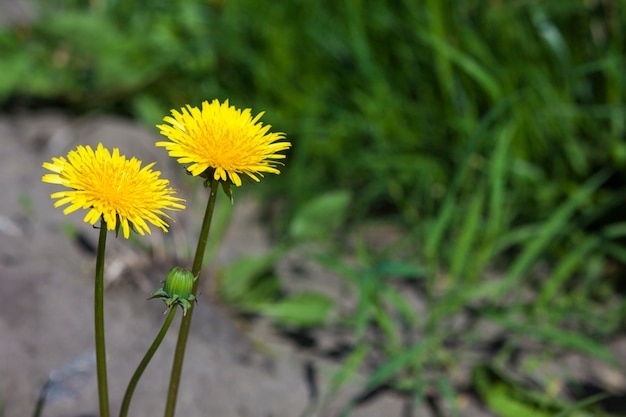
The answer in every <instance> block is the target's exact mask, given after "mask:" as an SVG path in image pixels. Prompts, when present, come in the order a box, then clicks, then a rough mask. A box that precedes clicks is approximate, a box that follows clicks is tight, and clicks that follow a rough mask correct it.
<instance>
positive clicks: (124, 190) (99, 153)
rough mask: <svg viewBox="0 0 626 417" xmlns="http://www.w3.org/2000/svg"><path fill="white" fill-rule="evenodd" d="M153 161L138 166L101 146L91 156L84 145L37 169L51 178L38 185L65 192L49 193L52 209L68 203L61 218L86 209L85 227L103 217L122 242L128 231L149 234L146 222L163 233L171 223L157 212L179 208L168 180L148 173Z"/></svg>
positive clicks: (118, 153) (131, 160) (180, 199)
mask: <svg viewBox="0 0 626 417" xmlns="http://www.w3.org/2000/svg"><path fill="white" fill-rule="evenodd" d="M152 166H154V162H153V163H151V164H148V165H146V166H144V167H143V168H142V167H141V161H140V160H138V159H136V158H134V157H133V158H131V159H126V157H125V156H124V155H120V152H119V149H117V148H113V152H112V153H111V152H109V150H108V149H106V148H105V147H104V146H103V145H102V144H101V143H99V144H98V146H97V148H96V150H95V152H94V150H93V149H92V148H91V147H90V146H78V147H77V148H76V150H72V151H70V152H69V153H68V154H67V159H66V158H64V157H60V158H52V162H44V163H43V167H44V168H45V169H47V170H49V171H52V172H53V174H45V175H44V176H43V177H42V179H41V180H42V181H43V182H47V183H51V184H59V185H62V186H64V187H67V188H70V190H69V191H59V192H56V193H54V194H51V196H50V197H51V198H53V199H58V200H57V201H56V202H55V203H54V207H59V206H63V205H66V204H69V206H68V207H66V208H65V209H64V210H63V213H64V214H69V213H72V212H74V211H76V210H78V209H89V211H88V212H87V214H86V215H85V218H84V221H85V222H86V223H90V224H92V225H93V224H95V223H96V222H97V221H98V220H99V219H100V218H102V219H104V222H105V223H106V225H107V229H108V230H116V231H117V230H119V227H120V226H121V227H122V230H123V233H124V237H125V238H127V239H128V237H129V236H130V229H131V227H133V228H134V229H135V230H136V231H137V232H138V233H139V234H141V235H144V234H145V232H148V234H150V228H149V227H148V223H152V224H153V225H154V226H157V227H159V228H161V229H162V230H163V231H165V232H167V227H168V224H167V223H166V222H165V221H164V220H163V218H166V219H171V217H170V216H168V215H167V214H165V213H164V212H163V210H170V211H179V210H182V209H184V208H185V206H184V205H183V204H181V203H183V202H184V200H183V199H182V198H178V197H174V194H175V190H173V189H172V188H170V187H169V181H168V180H166V179H160V178H159V175H161V173H160V172H159V171H152V170H151V168H152Z"/></svg>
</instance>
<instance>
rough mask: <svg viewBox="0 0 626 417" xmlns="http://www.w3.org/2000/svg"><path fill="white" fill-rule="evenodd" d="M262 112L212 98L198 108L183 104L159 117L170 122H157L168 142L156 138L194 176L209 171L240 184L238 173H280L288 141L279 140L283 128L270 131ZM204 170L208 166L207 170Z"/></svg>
mask: <svg viewBox="0 0 626 417" xmlns="http://www.w3.org/2000/svg"><path fill="white" fill-rule="evenodd" d="M261 116H263V112H261V113H259V114H258V115H257V116H255V117H252V114H251V112H250V109H245V110H240V109H237V108H236V107H234V106H230V105H229V104H228V100H226V101H224V103H220V102H219V100H217V99H215V100H213V101H212V102H211V103H209V102H208V101H204V102H203V103H202V109H199V108H198V107H191V106H190V105H187V107H184V108H182V109H181V111H180V112H179V111H176V110H172V116H166V117H165V118H163V120H164V121H165V122H166V123H169V124H162V125H157V127H158V128H159V130H160V131H161V134H163V135H164V136H166V137H167V138H169V139H170V141H164V142H157V143H156V145H157V146H162V147H164V148H165V149H167V151H168V152H169V155H170V156H171V157H173V158H177V160H178V162H179V163H180V164H184V165H187V164H189V166H188V167H187V170H188V171H189V172H190V173H191V174H192V175H194V176H198V175H202V174H204V176H206V175H207V174H210V173H212V174H213V178H214V179H215V180H221V181H227V180H229V181H230V182H232V183H233V184H235V185H236V186H240V185H241V177H240V175H247V176H248V177H250V178H252V179H253V180H255V181H257V182H258V181H259V177H263V173H272V174H280V171H279V170H278V169H277V168H276V165H282V164H281V163H280V162H279V161H277V160H280V159H283V158H285V155H282V154H280V153H279V152H281V151H284V150H286V149H289V148H290V147H291V143H289V142H287V141H281V139H284V137H285V135H284V133H271V132H269V130H270V128H271V126H270V125H265V126H264V125H263V123H261V122H260V121H259V119H260V118H261ZM207 170H208V171H207Z"/></svg>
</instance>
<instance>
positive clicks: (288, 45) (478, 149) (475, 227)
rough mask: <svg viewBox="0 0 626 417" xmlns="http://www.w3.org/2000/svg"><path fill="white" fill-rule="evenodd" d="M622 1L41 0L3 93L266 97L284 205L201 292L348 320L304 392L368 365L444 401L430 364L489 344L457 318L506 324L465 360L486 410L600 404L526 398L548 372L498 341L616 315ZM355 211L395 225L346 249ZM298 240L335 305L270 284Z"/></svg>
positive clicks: (375, 379) (587, 346)
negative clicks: (477, 356) (264, 235)
mask: <svg viewBox="0 0 626 417" xmlns="http://www.w3.org/2000/svg"><path fill="white" fill-rule="evenodd" d="M618 3H619V2H617V3H611V2H597V4H595V3H594V4H593V5H592V4H591V3H590V2H587V1H583V0H572V1H568V2H563V1H561V0H547V1H543V2H521V1H520V2H489V4H487V3H485V2H484V1H478V0H469V1H463V2H454V1H451V0H447V1H435V0H429V1H425V2H413V1H408V0H404V1H402V0H401V1H397V2H393V3H389V2H378V1H373V0H370V1H367V0H360V1H356V0H355V1H348V2H343V3H342V2H330V1H326V2H317V1H312V0H307V1H304V2H302V1H299V2H294V1H286V2H278V3H263V2H255V1H251V0H240V1H200V0H184V1H179V2H167V1H140V2H122V1H113V0H109V1H100V2H84V1H71V2H63V3H61V2H59V4H50V7H49V10H44V11H43V14H42V17H41V19H39V20H37V21H35V22H32V23H31V24H23V25H20V26H18V27H12V28H11V27H9V28H5V29H4V30H3V31H1V32H0V55H1V56H2V57H3V71H2V74H1V75H0V101H2V102H3V103H4V109H5V110H13V109H15V108H16V107H20V106H23V107H37V106H41V105H57V106H63V107H65V108H68V109H70V110H71V111H74V112H85V111H100V112H116V113H120V114H124V115H128V116H131V117H134V118H136V119H138V120H140V121H142V122H145V123H147V124H148V125H154V124H156V123H157V122H159V121H160V119H161V118H162V117H163V116H164V115H165V114H167V113H168V112H169V109H171V108H177V107H181V106H183V105H185V104H187V103H190V104H192V105H199V104H200V102H201V101H202V100H206V99H212V98H214V97H217V98H220V99H225V98H230V100H231V102H232V103H233V104H235V105H237V106H239V107H252V108H253V109H254V111H267V114H266V116H265V117H264V120H266V121H267V122H268V123H271V124H272V125H273V127H274V129H276V130H279V131H284V132H286V133H287V137H288V138H289V139H290V140H291V142H292V143H293V145H294V146H293V148H292V149H291V150H290V154H289V155H288V159H287V160H286V166H285V168H284V170H283V173H282V174H281V175H280V176H278V177H272V178H271V179H270V178H268V181H264V183H263V187H257V189H258V190H260V192H262V193H263V194H264V195H263V197H264V198H266V199H267V201H271V200H277V201H279V202H280V206H281V207H284V209H285V210H284V211H282V212H281V215H280V217H279V218H278V221H275V222H274V223H273V224H272V228H273V229H272V230H274V231H277V235H278V236H283V237H282V238H279V239H278V240H279V241H278V242H277V243H278V245H277V249H276V250H275V251H273V252H271V253H270V254H268V255H267V256H266V257H261V258H258V259H245V260H242V261H241V262H240V263H239V264H238V265H233V267H232V268H231V269H225V270H224V271H223V273H222V280H221V285H222V286H221V290H220V291H221V293H220V294H221V296H222V297H223V298H224V300H227V301H228V302H230V303H232V304H233V305H234V306H236V307H237V308H240V309H242V310H244V311H247V312H255V313H258V314H266V315H268V316H270V317H272V319H274V320H275V321H276V323H277V324H278V325H282V326H295V327H298V326H303V327H307V326H329V327H330V326H336V327H341V328H348V329H350V330H351V331H352V332H353V343H354V346H353V351H352V353H351V354H350V355H349V356H348V357H347V358H346V360H345V362H344V363H345V365H344V366H343V367H340V368H339V369H338V370H337V371H336V374H335V375H334V376H333V377H332V378H331V379H330V383H329V386H328V387H326V397H324V399H323V401H328V400H329V399H330V398H332V397H334V395H336V394H337V393H338V391H339V390H340V389H341V388H342V387H343V386H344V385H345V384H346V383H350V382H351V381H352V383H359V384H361V388H362V390H363V392H367V391H370V390H372V389H375V388H376V387H380V386H381V385H383V384H386V385H389V386H391V387H392V388H393V389H395V390H398V391H401V392H402V393H404V394H405V395H410V396H412V397H413V398H414V402H415V404H416V407H418V406H419V404H422V402H423V397H424V395H425V394H424V393H425V392H436V393H438V398H439V399H440V400H441V401H442V402H444V403H446V404H448V406H449V409H450V413H451V414H450V415H461V414H462V411H460V410H459V409H457V408H455V406H454V404H456V402H457V399H458V397H459V395H460V394H459V392H458V391H459V390H463V389H465V388H467V387H459V386H455V385H454V384H453V383H452V381H450V379H449V378H447V375H449V373H450V372H452V371H454V370H455V369H458V368H459V367H461V366H468V365H467V363H466V362H465V357H464V356H463V352H467V351H472V350H476V349H478V350H480V349H481V346H483V345H484V344H485V343H487V342H489V341H490V340H488V339H486V336H484V335H482V334H481V333H480V332H479V331H478V330H477V328H475V327H473V325H476V326H478V325H479V324H480V323H484V322H489V323H491V324H492V325H494V326H496V327H497V328H498V329H500V330H501V331H502V332H503V334H506V335H507V337H508V338H509V339H508V340H510V342H509V343H508V344H505V345H504V346H501V348H500V349H499V351H498V352H496V354H495V356H494V358H493V360H488V359H489V358H482V359H481V360H477V361H475V362H473V363H471V364H470V366H472V367H473V368H474V369H475V371H474V378H473V380H472V384H473V388H476V391H477V392H478V393H479V394H480V395H481V398H482V399H483V402H484V403H485V404H486V405H487V406H488V407H490V408H492V409H493V410H494V411H497V412H498V413H499V415H504V416H506V415H509V414H513V415H515V413H518V415H519V413H520V412H522V411H520V410H524V411H523V413H525V412H531V411H529V410H532V412H533V413H536V415H586V414H585V413H588V412H591V413H596V414H594V415H601V414H598V413H600V412H601V411H599V409H598V408H593V407H595V405H594V404H595V403H594V401H584V399H580V401H574V402H570V403H568V400H567V399H565V398H551V400H550V401H548V402H546V401H544V400H545V399H542V400H538V397H537V395H538V394H539V393H543V394H545V392H543V391H542V390H543V389H544V388H545V387H542V386H537V385H535V386H529V385H526V384H519V383H518V382H517V381H513V380H512V379H510V378H508V376H507V375H505V374H506V372H507V370H506V368H505V369H504V370H502V369H500V368H498V366H499V364H498V363H496V359H495V358H506V357H508V356H509V354H510V350H511V349H514V348H515V346H516V344H520V345H523V343H526V342H528V340H532V341H533V343H536V344H537V345H538V346H539V348H538V349H539V351H538V352H534V354H535V355H536V357H540V356H541V357H544V356H545V357H548V358H550V357H553V358H556V357H558V355H560V354H561V353H562V352H580V353H582V354H584V355H587V356H589V357H595V358H598V359H601V360H603V361H605V362H608V363H614V358H612V356H611V354H610V352H608V351H607V349H606V348H605V347H604V345H605V342H606V341H608V340H610V338H611V337H613V336H614V335H615V334H616V333H617V332H619V331H622V330H623V328H624V325H623V319H622V317H623V313H624V310H625V306H624V302H623V301H622V298H623V297H622V295H621V293H620V291H623V290H620V288H621V287H622V285H621V283H620V280H621V278H620V276H621V275H623V271H624V264H625V263H626V248H625V247H624V236H625V234H626V227H625V226H624V224H625V219H624V214H623V213H624V210H623V207H624V203H626V193H625V191H624V190H625V187H624V185H625V184H624V183H625V181H624V178H625V176H624V172H626V142H625V141H624V140H623V138H624V135H625V133H626V131H625V129H626V125H625V118H624V114H626V113H625V111H624V110H625V107H624V95H625V93H626V88H625V87H626V78H625V76H624V74H626V73H625V72H624V67H625V66H624V58H623V50H624V33H623V29H622V28H623V27H624V26H625V24H626V16H625V15H624V11H623V10H622V9H621V8H619V7H617V4H618ZM25 73H28V74H29V77H23V74H25ZM276 218H277V216H275V219H276ZM372 221H386V222H390V223H393V224H395V225H398V227H400V228H401V229H402V230H403V231H405V232H404V236H403V237H402V239H400V241H398V242H397V243H395V244H393V245H391V246H389V247H387V248H382V249H378V250H374V249H372V245H371V242H368V241H367V239H365V238H363V239H361V241H360V243H359V244H357V245H356V247H355V248H352V249H348V245H346V244H345V243H346V241H347V239H344V238H343V236H347V235H350V234H351V235H354V234H355V233H356V232H355V231H356V230H358V227H359V225H361V224H368V223H370V222H372ZM311 241H314V242H316V243H317V244H319V246H318V247H317V248H318V250H317V252H315V253H311V254H310V257H311V258H312V259H314V260H315V261H317V262H319V263H321V264H322V265H324V266H325V267H326V268H329V269H331V270H333V271H335V272H336V273H337V274H339V275H340V276H341V277H343V278H344V279H345V281H346V283H347V285H349V287H350V288H351V291H352V294H353V295H354V297H355V299H356V300H357V303H356V308H355V310H354V311H340V310H338V309H337V307H333V305H332V303H331V301H329V300H328V299H327V298H324V297H321V296H320V295H319V294H314V293H312V294H292V295H290V296H288V297H286V298H281V297H282V295H281V294H282V288H281V281H280V279H279V277H277V276H276V274H275V272H274V271H273V268H272V265H273V264H274V263H275V261H276V259H279V258H280V257H281V256H284V255H285V254H286V253H289V252H290V251H301V250H302V248H306V247H307V244H308V243H309V242H311ZM348 258H349V259H351V260H352V261H351V262H347V261H346V259H348ZM611 271H616V272H611ZM620 274H621V275H620ZM407 288H410V291H412V294H413V296H416V297H418V298H419V299H420V300H421V301H422V302H423V303H424V305H425V308H426V310H425V311H426V314H424V315H420V314H418V313H417V310H416V308H415V305H414V300H413V298H411V297H408V295H407V291H409V290H407ZM277 300H281V301H280V302H279V303H278V304H276V302H277ZM333 309H335V310H334V313H335V314H330V310H333ZM468 316H469V317H470V318H471V320H473V322H472V323H471V324H472V325H468V327H467V328H463V329H457V328H454V326H451V325H450V323H451V322H453V321H454V320H457V319H463V318H466V317H468ZM331 317H334V319H331ZM372 335H377V337H376V338H374V339H372V338H373V336H372ZM451 346H452V347H451ZM531 353H532V352H531ZM371 357H375V358H377V362H376V364H375V365H372V363H371V361H368V360H367V359H368V358H371ZM425 370H428V372H425ZM503 372H504V374H503ZM530 377H531V376H529V378H530ZM355 381H358V382H355ZM538 384H539V383H538ZM539 385H540V384H539ZM535 394H537V395H535ZM542 398H543V397H542ZM323 401H322V403H323ZM507 404H508V405H507ZM355 405H356V399H354V401H353V402H349V403H348V404H346V413H347V412H348V410H350V409H351V407H353V406H355ZM455 410H456V411H455ZM515 410H517V411H515ZM589 410H592V411H589Z"/></svg>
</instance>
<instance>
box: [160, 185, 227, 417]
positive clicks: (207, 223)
mask: <svg viewBox="0 0 626 417" xmlns="http://www.w3.org/2000/svg"><path fill="white" fill-rule="evenodd" d="M218 185H219V181H218V180H216V179H214V178H212V179H211V194H210V195H209V201H208V202H207V206H206V212H205V213H204V220H203V221H202V229H200V237H199V238H198V246H197V247H196V255H195V257H194V259H193V266H192V268H191V273H192V274H193V275H194V276H195V277H197V276H198V274H199V273H200V270H201V269H202V260H203V258H204V252H205V249H206V243H207V240H208V236H209V231H210V230H211V219H212V218H213V209H214V208H215V198H216V196H217V187H218ZM199 281H200V280H199V279H196V280H195V282H194V283H193V288H192V290H191V293H192V295H193V296H196V295H197V292H198V282H199ZM194 304H195V303H191V308H189V310H187V314H186V315H185V316H183V319H182V321H181V323H180V331H179V332H178V341H177V343H176V351H175V353H174V362H173V364H172V373H171V375H170V386H169V390H168V392H167V404H166V406H165V417H174V412H175V410H176V398H177V396H178V387H179V385H180V375H181V373H182V370H183V359H184V357H185V347H186V346H187V336H188V335H189V328H190V326H191V317H192V315H193V311H194Z"/></svg>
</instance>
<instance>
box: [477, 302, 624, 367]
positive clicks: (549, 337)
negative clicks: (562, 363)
mask: <svg viewBox="0 0 626 417" xmlns="http://www.w3.org/2000/svg"><path fill="white" fill-rule="evenodd" d="M485 317H486V318H488V319H490V320H493V321H494V322H496V323H498V324H500V325H502V326H504V327H505V328H507V329H510V330H512V331H514V332H516V333H519V334H522V335H525V336H528V337H531V338H533V339H537V340H540V341H544V342H548V343H550V344H552V345H555V346H561V347H564V348H569V349H574V350H577V351H579V352H581V353H586V354H589V355H592V356H594V357H596V358H598V359H600V360H602V361H604V362H606V363H608V364H610V365H616V364H617V361H616V359H615V356H614V355H613V353H612V352H611V351H610V350H609V349H607V348H606V347H605V346H604V345H602V344H601V343H600V342H597V341H596V340H594V339H592V338H590V337H586V336H584V335H582V334H579V333H575V332H572V331H567V330H561V329H559V328H557V327H552V326H550V325H549V324H547V323H542V324H538V323H530V322H524V321H518V320H514V319H511V318H509V317H506V316H504V315H498V314H492V313H486V314H485Z"/></svg>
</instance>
